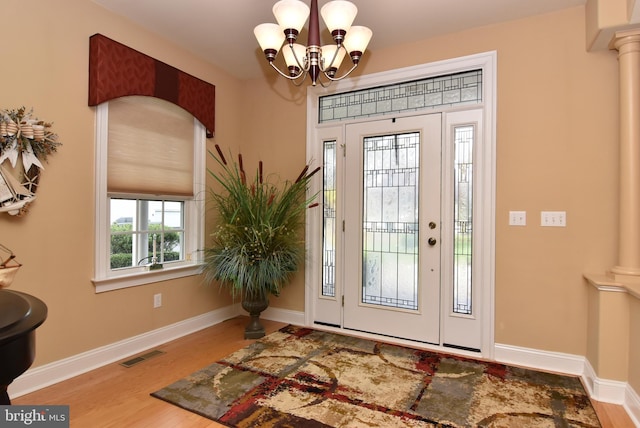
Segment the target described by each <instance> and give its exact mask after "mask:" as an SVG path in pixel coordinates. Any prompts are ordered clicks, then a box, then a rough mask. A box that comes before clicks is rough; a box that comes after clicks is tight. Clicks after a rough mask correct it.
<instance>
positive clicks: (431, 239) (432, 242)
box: [427, 237, 438, 247]
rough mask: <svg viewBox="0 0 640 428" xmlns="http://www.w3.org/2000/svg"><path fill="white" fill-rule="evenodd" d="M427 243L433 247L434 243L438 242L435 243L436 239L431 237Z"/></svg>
mask: <svg viewBox="0 0 640 428" xmlns="http://www.w3.org/2000/svg"><path fill="white" fill-rule="evenodd" d="M427 242H428V243H429V245H431V246H432V247H433V246H434V245H436V242H438V241H436V238H433V237H431V238H429V240H428V241H427Z"/></svg>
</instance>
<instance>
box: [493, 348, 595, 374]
mask: <svg viewBox="0 0 640 428" xmlns="http://www.w3.org/2000/svg"><path fill="white" fill-rule="evenodd" d="M494 356H495V360H496V361H497V362H500V363H504V364H513V365H517V366H524V367H530V368H533V369H538V370H546V371H553V372H559V373H565V374H569V375H575V376H582V374H583V372H584V366H585V361H586V360H585V358H584V357H583V356H580V355H572V354H564V353H561V352H549V351H541V350H538V349H531V348H521V347H519V346H512V345H505V344H501V343H496V345H495V350H494Z"/></svg>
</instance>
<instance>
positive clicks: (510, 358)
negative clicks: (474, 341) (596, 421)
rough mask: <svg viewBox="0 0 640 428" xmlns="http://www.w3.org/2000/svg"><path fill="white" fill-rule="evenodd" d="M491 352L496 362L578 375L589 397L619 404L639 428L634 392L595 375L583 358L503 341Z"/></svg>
mask: <svg viewBox="0 0 640 428" xmlns="http://www.w3.org/2000/svg"><path fill="white" fill-rule="evenodd" d="M494 355H495V359H496V361H498V362H501V363H504V364H514V365H519V366H525V367H530V368H532V369H538V370H545V371H552V372H559V373H566V374H570V375H575V376H580V377H581V378H582V380H583V383H584V385H585V387H586V389H587V393H588V394H589V396H590V397H591V398H593V399H594V400H597V401H601V402H604V403H613V404H620V405H622V406H623V407H624V408H625V410H626V412H627V414H629V417H630V418H631V419H632V420H633V423H634V424H635V426H636V427H639V428H640V397H639V396H638V394H637V393H636V391H634V390H633V388H631V386H630V385H629V384H628V383H627V382H620V381H615V380H608V379H600V378H598V376H596V373H595V371H594V370H593V367H591V364H590V363H589V361H588V360H587V359H586V358H585V357H583V356H580V355H571V354H563V353H559V352H548V351H540V350H537V349H530V348H521V347H518V346H511V345H504V344H496V345H495V354H494Z"/></svg>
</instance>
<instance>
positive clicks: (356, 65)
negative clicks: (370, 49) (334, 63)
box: [322, 64, 358, 82]
mask: <svg viewBox="0 0 640 428" xmlns="http://www.w3.org/2000/svg"><path fill="white" fill-rule="evenodd" d="M356 68H358V64H353V67H351V69H350V70H349V71H347V72H346V73H345V74H343V75H342V76H340V77H331V76H329V75H328V74H327V73H325V72H323V73H322V74H324V75H325V77H326V78H327V79H329V80H331V81H332V82H337V81H338V80H342V79H344V78H345V77H347V76H348V75H350V74H351V72H352V71H353V70H355V69H356Z"/></svg>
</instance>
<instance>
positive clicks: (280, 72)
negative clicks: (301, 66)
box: [269, 61, 307, 81]
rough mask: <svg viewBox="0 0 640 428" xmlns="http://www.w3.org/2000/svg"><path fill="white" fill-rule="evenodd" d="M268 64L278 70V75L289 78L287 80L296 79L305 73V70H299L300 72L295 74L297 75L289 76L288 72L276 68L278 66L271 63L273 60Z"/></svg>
mask: <svg viewBox="0 0 640 428" xmlns="http://www.w3.org/2000/svg"><path fill="white" fill-rule="evenodd" d="M269 65H270V66H271V67H272V68H273V69H274V70H275V71H277V72H278V74H279V75H280V76H282V77H285V78H287V79H289V80H291V81H295V80H298V79H299V78H300V77H303V76H304V75H305V74H307V73H306V72H305V71H301V72H300V73H298V74H297V75H295V76H290V75H288V74H286V73H283V72H282V71H281V70H280V69H279V68H278V67H277V66H276V65H275V64H274V63H273V61H272V62H269Z"/></svg>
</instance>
